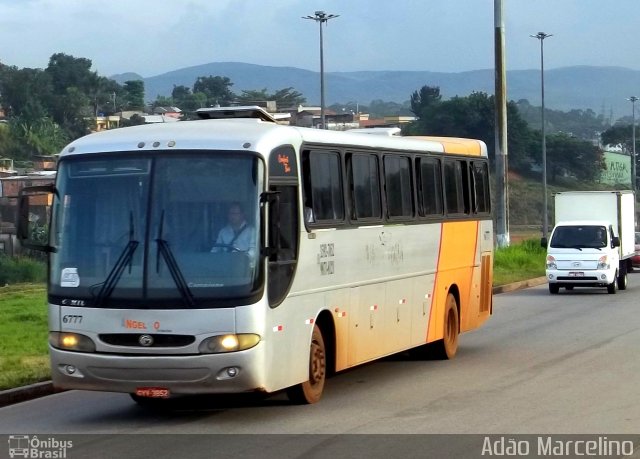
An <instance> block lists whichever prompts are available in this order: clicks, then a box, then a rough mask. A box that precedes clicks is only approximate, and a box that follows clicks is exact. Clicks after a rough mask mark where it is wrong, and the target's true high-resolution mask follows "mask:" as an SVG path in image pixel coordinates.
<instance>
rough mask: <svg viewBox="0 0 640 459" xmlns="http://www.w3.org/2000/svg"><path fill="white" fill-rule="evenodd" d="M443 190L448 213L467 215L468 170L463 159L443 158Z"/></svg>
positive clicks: (468, 209)
mask: <svg viewBox="0 0 640 459" xmlns="http://www.w3.org/2000/svg"><path fill="white" fill-rule="evenodd" d="M444 191H445V204H446V210H447V214H448V215H465V214H466V215H468V214H469V213H470V210H471V206H470V203H469V171H468V164H467V162H466V161H463V160H445V162H444Z"/></svg>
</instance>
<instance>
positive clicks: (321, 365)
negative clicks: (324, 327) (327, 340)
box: [287, 325, 327, 405]
mask: <svg viewBox="0 0 640 459" xmlns="http://www.w3.org/2000/svg"><path fill="white" fill-rule="evenodd" d="M326 376H327V355H326V349H325V346H324V339H323V337H322V332H321V331H320V328H319V327H318V325H314V326H313V333H312V335H311V345H310V348H309V379H308V380H307V381H305V382H303V383H300V384H296V385H295V386H292V387H290V388H289V389H287V396H288V397H289V400H291V401H292V402H293V403H296V404H300V405H309V404H312V403H317V402H318V401H320V398H321V397H322V392H323V390H324V383H325V380H326Z"/></svg>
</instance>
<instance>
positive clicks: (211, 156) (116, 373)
mask: <svg viewBox="0 0 640 459" xmlns="http://www.w3.org/2000/svg"><path fill="white" fill-rule="evenodd" d="M45 195H46V197H47V198H48V199H49V201H50V202H51V209H50V219H49V222H48V226H47V227H46V228H44V229H43V228H42V225H41V226H39V227H38V226H37V225H38V221H36V219H33V218H30V216H32V215H33V212H32V211H31V210H30V209H31V207H30V203H31V202H32V201H33V200H38V199H39V201H42V199H43V197H45ZM232 208H233V209H234V211H235V212H238V211H241V212H242V214H243V220H244V221H243V225H246V226H247V227H248V228H249V229H248V231H247V232H245V233H244V235H243V239H244V240H245V241H244V246H243V247H240V246H238V244H235V243H233V242H232V241H226V242H224V243H221V242H220V239H219V238H220V236H219V235H220V232H221V231H222V229H223V228H225V227H226V225H227V224H228V223H229V222H228V221H227V218H228V217H229V215H228V212H229V210H230V209H232ZM19 220H20V222H19V225H18V226H19V230H18V232H19V238H20V239H21V241H22V243H23V246H25V247H29V248H32V249H38V250H43V251H46V252H48V257H49V272H48V292H47V296H48V317H49V322H48V325H49V350H50V358H51V372H52V375H51V376H52V380H53V383H54V385H55V386H56V387H57V388H61V389H85V390H98V391H112V392H124V393H129V394H131V396H132V398H133V399H134V400H135V401H137V402H138V403H141V404H142V403H146V402H148V401H150V399H154V398H157V399H163V398H170V397H173V396H179V395H183V394H204V393H241V392H256V391H257V392H262V393H273V392H277V391H281V390H286V393H287V394H288V396H289V398H290V399H291V400H292V401H293V402H296V403H302V404H309V403H315V402H317V401H318V400H320V398H321V395H322V393H323V389H324V386H325V380H326V377H327V375H329V374H332V373H335V372H340V371H341V370H345V369H347V368H350V367H354V366H357V365H360V364H363V363H365V362H370V361H372V360H375V359H379V358H381V357H384V356H388V355H391V354H394V353H398V352H402V351H407V350H411V351H412V352H413V353H415V354H416V355H419V356H429V358H431V356H433V355H436V356H439V357H441V358H444V359H451V358H453V357H454V356H455V354H456V351H457V348H458V336H459V334H460V333H462V332H465V331H468V330H473V329H475V328H477V327H479V326H480V325H481V324H482V323H483V322H484V321H485V320H486V319H487V318H488V317H489V316H490V314H491V312H492V271H493V246H494V240H493V224H492V213H491V198H490V193H489V164H488V158H487V149H486V146H485V144H484V143H483V142H481V141H479V140H473V139H456V138H437V137H419V138H418V137H416V138H412V137H399V136H388V135H369V134H367V133H362V132H357V133H350V132H335V131H326V130H318V129H311V128H300V127H293V126H285V125H279V124H277V123H274V122H272V121H271V120H265V119H255V118H254V119H241V118H234V119H205V120H195V121H188V122H186V121H184V122H177V123H170V124H158V125H146V126H135V127H128V128H122V129H114V130H109V131H103V132H99V133H95V134H90V135H88V136H85V137H83V138H80V139H78V140H75V141H74V142H72V143H71V144H69V145H68V146H67V147H65V148H64V149H63V151H62V152H61V154H60V156H59V163H58V172H57V177H56V181H55V184H54V185H51V186H48V187H47V186H45V187H42V186H40V187H32V188H26V189H24V190H23V192H22V194H21V197H20V218H19ZM40 221H42V219H41V220H40ZM43 230H44V231H45V238H44V239H40V240H38V238H36V237H35V236H34V235H38V234H41V233H42V232H43Z"/></svg>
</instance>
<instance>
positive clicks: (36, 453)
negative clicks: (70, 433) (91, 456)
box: [9, 435, 73, 459]
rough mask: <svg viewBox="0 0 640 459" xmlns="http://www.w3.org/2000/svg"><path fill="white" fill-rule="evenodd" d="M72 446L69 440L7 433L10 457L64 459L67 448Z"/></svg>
mask: <svg viewBox="0 0 640 459" xmlns="http://www.w3.org/2000/svg"><path fill="white" fill-rule="evenodd" d="M72 447H73V442H72V441H71V440H57V439H55V438H53V437H47V438H38V436H37V435H9V457H12V458H14V457H26V458H38V459H64V458H66V457H67V449H71V448H72Z"/></svg>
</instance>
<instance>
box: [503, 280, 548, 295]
mask: <svg viewBox="0 0 640 459" xmlns="http://www.w3.org/2000/svg"><path fill="white" fill-rule="evenodd" d="M546 283H547V278H546V277H544V276H543V277H536V278H534V279H528V280H524V281H520V282H513V283H511V284H505V285H498V286H496V287H493V294H494V295H495V294H497V293H507V292H513V291H514V290H520V289H523V288H529V287H536V286H538V285H542V284H546Z"/></svg>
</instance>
